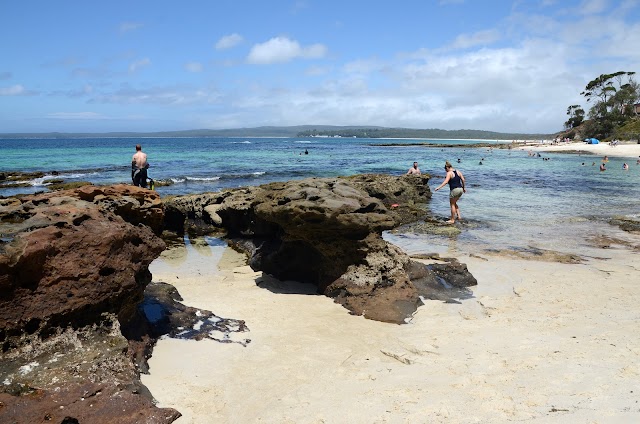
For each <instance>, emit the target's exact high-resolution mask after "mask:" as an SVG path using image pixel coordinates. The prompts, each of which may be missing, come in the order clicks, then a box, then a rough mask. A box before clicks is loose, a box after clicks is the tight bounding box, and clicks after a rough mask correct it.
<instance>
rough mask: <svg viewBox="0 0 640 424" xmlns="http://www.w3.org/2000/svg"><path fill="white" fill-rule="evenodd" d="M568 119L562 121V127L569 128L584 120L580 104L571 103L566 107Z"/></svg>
mask: <svg viewBox="0 0 640 424" xmlns="http://www.w3.org/2000/svg"><path fill="white" fill-rule="evenodd" d="M567 115H569V119H568V120H567V122H565V123H564V128H565V129H567V130H570V129H572V128H575V127H577V126H578V125H580V124H582V121H584V109H582V106H580V105H571V106H569V107H568V108H567Z"/></svg>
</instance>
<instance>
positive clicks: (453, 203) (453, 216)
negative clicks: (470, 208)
mask: <svg viewBox="0 0 640 424" xmlns="http://www.w3.org/2000/svg"><path fill="white" fill-rule="evenodd" d="M456 200H457V199H451V198H450V199H449V205H450V206H451V219H450V220H448V221H447V224H453V223H454V222H456V208H457V207H458V206H457V205H456Z"/></svg>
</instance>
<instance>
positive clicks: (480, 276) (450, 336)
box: [142, 146, 640, 424]
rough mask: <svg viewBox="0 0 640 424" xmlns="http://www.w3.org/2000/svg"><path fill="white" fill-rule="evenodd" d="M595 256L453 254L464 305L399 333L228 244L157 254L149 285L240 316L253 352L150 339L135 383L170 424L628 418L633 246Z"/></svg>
mask: <svg viewBox="0 0 640 424" xmlns="http://www.w3.org/2000/svg"><path fill="white" fill-rule="evenodd" d="M605 147H606V148H607V149H609V150H615V148H610V147H609V146H605ZM601 252H602V255H600V256H599V257H589V258H587V261H586V262H585V263H584V264H571V265H568V264H560V263H550V262H541V261H527V260H519V259H508V258H504V257H496V256H483V255H478V256H476V255H474V256H473V257H469V256H464V257H460V258H459V259H460V260H461V261H462V262H464V263H466V264H467V265H468V267H469V270H470V271H471V272H472V274H473V275H474V276H475V277H476V278H477V280H478V286H477V287H475V288H474V289H473V292H474V296H473V298H471V299H467V300H463V301H462V302H461V303H459V304H455V303H443V302H440V301H431V300H429V301H426V304H425V305H424V306H422V307H420V308H419V309H418V311H417V312H416V313H415V315H414V317H413V319H412V320H411V322H410V323H408V324H405V325H394V324H386V323H381V322H376V321H371V320H366V319H364V318H362V317H359V316H352V315H349V314H348V311H347V310H346V309H344V308H343V307H341V306H339V305H337V304H335V303H333V302H332V300H331V299H329V298H327V297H323V296H317V295H314V294H313V293H314V291H315V290H314V288H313V287H311V286H305V285H299V284H296V283H287V282H280V281H276V280H272V279H269V278H268V277H264V276H263V275H262V274H261V273H256V272H253V271H252V270H251V269H250V268H249V267H248V266H246V265H244V257H243V256H241V255H239V254H237V253H235V252H234V251H232V250H231V249H228V248H224V247H219V246H217V247H208V246H201V247H194V246H190V247H188V248H181V249H179V250H173V251H168V252H165V253H163V256H161V258H160V259H158V260H156V261H155V262H154V263H153V264H152V267H151V272H152V273H153V277H154V281H164V282H167V283H170V284H173V285H175V286H176V287H177V289H178V290H179V292H180V293H181V295H182V296H183V298H184V303H185V304H188V305H190V306H195V307H198V308H203V309H207V310H211V311H213V312H214V313H216V314H217V315H220V316H223V317H225V318H234V319H242V320H245V321H246V324H247V326H248V328H249V332H247V333H242V334H240V335H237V337H242V338H249V339H251V343H249V344H248V345H247V346H246V347H243V346H242V345H240V344H234V343H227V344H223V343H218V342H215V341H212V340H203V341H185V340H176V339H169V338H164V339H161V340H160V341H159V342H158V344H157V346H156V347H155V349H154V351H153V357H152V358H151V359H150V361H149V364H150V372H151V373H150V375H144V376H143V378H142V381H143V383H144V384H145V385H146V386H147V387H149V389H150V390H151V392H152V394H153V395H154V396H155V398H156V399H157V401H158V402H159V406H162V407H165V406H170V407H174V408H176V409H178V410H179V411H180V412H181V413H182V414H183V417H182V418H180V419H179V420H178V421H177V422H178V423H181V424H187V423H256V422H261V423H427V422H428V423H438V422H443V423H444V422H447V423H476V422H485V423H486V422H491V423H494V422H512V421H526V422H536V423H538V422H539V423H566V422H572V423H621V422H629V423H631V422H639V421H640V326H638V322H639V321H638V320H639V319H640V311H639V310H638V307H637V305H638V299H640V267H638V265H637V264H638V260H637V257H638V250H637V246H636V247H635V251H634V250H628V249H627V248H625V247H623V246H617V245H615V244H614V245H612V246H611V248H609V249H607V250H601Z"/></svg>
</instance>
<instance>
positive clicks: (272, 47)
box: [247, 37, 327, 65]
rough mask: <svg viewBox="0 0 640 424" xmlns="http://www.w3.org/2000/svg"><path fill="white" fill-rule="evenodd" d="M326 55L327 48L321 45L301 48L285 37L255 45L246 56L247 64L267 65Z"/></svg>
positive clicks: (295, 42)
mask: <svg viewBox="0 0 640 424" xmlns="http://www.w3.org/2000/svg"><path fill="white" fill-rule="evenodd" d="M326 54H327V48H326V47H325V46H324V45H322V44H313V45H310V46H307V47H302V46H300V44H299V43H298V42H297V41H295V40H291V39H289V38H287V37H274V38H272V39H270V40H269V41H266V42H264V43H261V44H256V45H254V46H253V47H252V48H251V51H250V52H249V55H248V56H247V63H251V64H256V65H268V64H272V63H285V62H289V61H290V60H293V59H296V58H305V59H317V58H321V57H324V56H325V55H326Z"/></svg>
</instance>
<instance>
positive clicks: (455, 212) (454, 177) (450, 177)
mask: <svg viewBox="0 0 640 424" xmlns="http://www.w3.org/2000/svg"><path fill="white" fill-rule="evenodd" d="M444 169H445V171H447V176H446V177H445V178H444V181H443V182H442V184H440V185H439V186H438V187H437V188H436V189H435V191H438V190H440V189H441V188H442V187H444V185H445V184H447V183H448V184H449V190H450V192H449V204H450V205H451V219H450V220H449V221H447V224H453V223H454V222H456V218H458V220H461V219H462V217H461V216H460V208H459V207H458V200H459V199H460V197H462V193H466V192H467V189H466V188H465V182H464V175H462V172H460V171H458V170H457V169H454V168H453V165H451V164H450V163H449V161H447V162H445V164H444Z"/></svg>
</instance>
